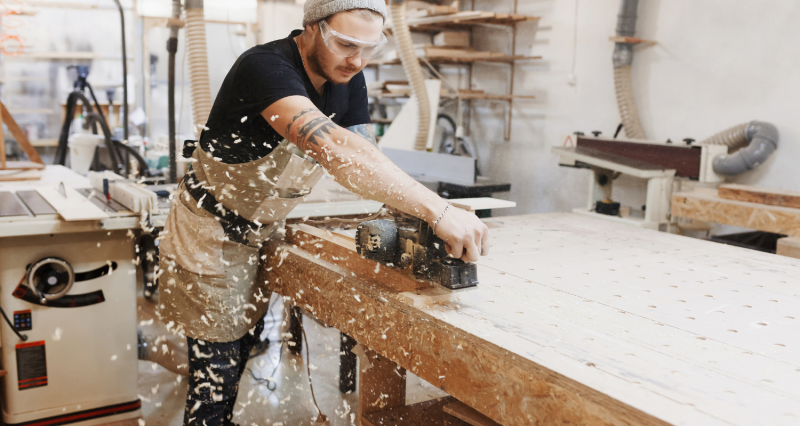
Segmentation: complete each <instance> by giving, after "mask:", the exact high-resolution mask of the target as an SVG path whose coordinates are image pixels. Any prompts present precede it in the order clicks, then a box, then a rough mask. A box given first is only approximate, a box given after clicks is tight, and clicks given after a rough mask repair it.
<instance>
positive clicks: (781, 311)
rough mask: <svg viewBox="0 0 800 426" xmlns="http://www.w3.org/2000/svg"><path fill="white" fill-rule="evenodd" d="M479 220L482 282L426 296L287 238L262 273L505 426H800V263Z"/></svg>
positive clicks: (625, 234)
mask: <svg viewBox="0 0 800 426" xmlns="http://www.w3.org/2000/svg"><path fill="white" fill-rule="evenodd" d="M486 222H487V224H488V225H489V226H490V229H491V232H492V240H493V242H494V246H493V247H492V254H491V255H490V256H488V257H486V258H483V259H482V260H481V261H480V262H479V267H478V268H479V269H478V275H479V278H480V281H481V284H480V285H479V286H478V288H477V289H476V290H473V291H468V292H463V293H458V292H455V293H454V295H453V296H452V297H451V298H449V299H445V300H440V301H437V302H436V303H432V304H426V305H422V306H411V305H409V304H408V303H407V302H406V301H405V299H404V298H403V297H400V295H399V293H398V292H395V291H390V290H386V287H385V286H383V285H380V283H378V282H376V281H372V280H366V279H359V278H358V277H353V276H352V275H351V273H350V271H348V270H347V269H344V268H341V267H340V266H337V265H334V264H332V263H330V262H325V261H323V260H321V259H318V258H316V257H315V256H314V255H312V254H310V253H307V252H304V251H303V250H301V249H299V248H295V247H291V246H290V245H288V246H282V247H278V248H276V247H274V246H273V247H270V248H268V249H267V250H268V251H271V250H278V251H280V253H275V252H272V253H270V256H269V261H268V262H266V264H265V265H264V268H265V269H264V270H263V271H262V272H265V273H266V278H267V279H269V281H270V284H271V285H273V286H274V287H273V288H274V289H275V290H276V291H278V292H279V293H280V294H283V295H284V296H286V297H289V298H292V299H294V301H295V303H297V304H298V305H300V306H303V307H304V308H305V309H306V310H307V312H309V313H311V314H312V315H314V316H316V317H317V318H319V319H320V320H322V321H323V322H325V323H326V324H330V325H332V326H334V327H336V328H338V329H340V330H342V331H343V332H345V333H346V334H348V335H350V336H352V337H353V338H354V339H356V340H357V341H358V342H359V343H361V344H363V345H365V346H366V347H369V348H371V349H373V350H375V351H377V352H378V353H380V354H381V355H383V356H385V357H386V358H388V359H390V360H392V361H393V362H395V363H397V364H398V365H400V366H402V367H404V368H406V369H407V370H408V371H411V372H412V373H414V374H416V375H418V376H419V377H422V378H423V379H424V380H427V381H428V382H430V383H431V384H433V385H435V386H437V387H439V388H441V389H443V390H444V391H445V392H447V393H449V394H450V395H453V396H454V397H456V398H458V399H459V400H460V401H462V402H464V403H465V404H467V405H469V406H471V407H473V408H475V409H476V410H478V411H479V412H480V413H482V414H484V415H486V416H488V417H489V418H491V419H492V420H494V421H496V422H498V423H500V424H506V425H512V424H513V425H523V424H542V425H564V424H588V425H600V424H602V425H663V424H692V425H694V424H697V425H701V424H702V425H752V424H792V423H797V422H798V421H800V380H798V379H800V338H798V336H800V315H798V314H797V312H798V311H800V290H798V289H800V261H797V260H794V259H791V258H787V257H782V256H775V255H771V254H766V253H759V252H754V251H751V250H746V249H742V248H737V247H731V246H725V245H720V244H716V243H711V242H706V241H702V240H696V239H691V238H687V237H680V236H676V235H671V234H666V233H660V232H655V231H649V230H643V229H639V228H634V227H628V226H624V225H617V224H614V223H609V222H605V221H600V220H594V219H589V218H583V217H580V216H578V215H574V214H549V215H531V216H518V217H504V218H497V219H490V220H487V221H486ZM279 263H280V264H281V266H280V267H278V264H279ZM266 268H271V269H270V270H269V271H267V270H266ZM300 290H303V292H302V293H301V292H300ZM356 296H358V297H356Z"/></svg>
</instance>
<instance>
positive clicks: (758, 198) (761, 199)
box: [717, 184, 800, 209]
mask: <svg viewBox="0 0 800 426" xmlns="http://www.w3.org/2000/svg"><path fill="white" fill-rule="evenodd" d="M717 195H719V198H724V199H726V200H736V201H746V202H748V203H758V204H769V205H771V206H781V207H791V208H795V209H800V192H797V191H783V190H780V189H770V188H760V187H757V186H750V185H737V184H728V185H720V187H719V188H717Z"/></svg>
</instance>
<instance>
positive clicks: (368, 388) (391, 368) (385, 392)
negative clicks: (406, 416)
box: [358, 349, 406, 426]
mask: <svg viewBox="0 0 800 426" xmlns="http://www.w3.org/2000/svg"><path fill="white" fill-rule="evenodd" d="M360 358H361V359H360V361H359V365H360V367H359V372H358V418H359V419H363V418H364V416H365V415H366V414H370V413H378V412H381V411H384V410H387V409H390V408H401V407H405V405H406V370H405V369H404V368H402V367H400V366H398V365H397V364H395V363H394V362H392V361H391V360H388V359H386V358H384V357H382V356H380V354H378V353H377V352H375V351H373V350H369V349H366V350H364V356H363V357H360ZM364 358H368V362H364V361H366V360H365V359H364ZM378 425H381V423H376V426H378Z"/></svg>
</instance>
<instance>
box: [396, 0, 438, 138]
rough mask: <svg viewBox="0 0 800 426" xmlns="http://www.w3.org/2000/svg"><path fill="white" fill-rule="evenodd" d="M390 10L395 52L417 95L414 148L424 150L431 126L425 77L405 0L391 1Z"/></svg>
mask: <svg viewBox="0 0 800 426" xmlns="http://www.w3.org/2000/svg"><path fill="white" fill-rule="evenodd" d="M390 10H391V13H392V31H393V32H394V37H395V40H396V41H397V53H398V56H400V61H401V62H402V63H403V70H405V72H406V78H408V81H409V82H410V83H411V91H412V92H413V93H414V94H415V95H417V104H418V105H419V126H418V127H417V139H416V141H415V142H414V149H416V150H419V151H424V150H425V149H427V147H428V131H429V130H430V126H431V104H430V101H429V100H428V92H427V90H425V79H424V77H423V76H422V67H421V66H420V65H419V60H418V59H417V55H416V53H415V52H414V44H413V43H412V41H411V32H410V31H409V30H408V22H407V21H406V4H405V2H401V3H395V2H394V1H392V5H391V7H390Z"/></svg>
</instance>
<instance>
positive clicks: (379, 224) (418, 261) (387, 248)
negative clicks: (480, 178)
mask: <svg viewBox="0 0 800 426" xmlns="http://www.w3.org/2000/svg"><path fill="white" fill-rule="evenodd" d="M356 250H357V251H358V254H359V255H361V257H364V258H366V259H370V260H375V261H377V262H379V263H381V264H383V265H386V266H390V267H397V268H409V267H410V268H411V271H412V272H413V273H414V276H415V277H417V278H422V279H427V280H430V281H433V282H435V283H438V284H440V285H442V286H443V287H446V288H449V289H453V290H455V289H461V288H467V287H474V286H476V285H478V268H477V266H476V265H475V264H474V263H469V262H464V261H463V260H461V259H454V258H452V257H449V256H448V255H447V251H446V250H445V242H444V241H442V239H441V238H439V237H437V236H436V235H434V234H433V231H432V230H431V228H430V226H428V223H427V222H425V221H423V220H420V219H417V218H415V217H410V216H409V217H398V218H395V219H375V220H369V221H366V222H361V224H359V225H358V228H357V230H356Z"/></svg>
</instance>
